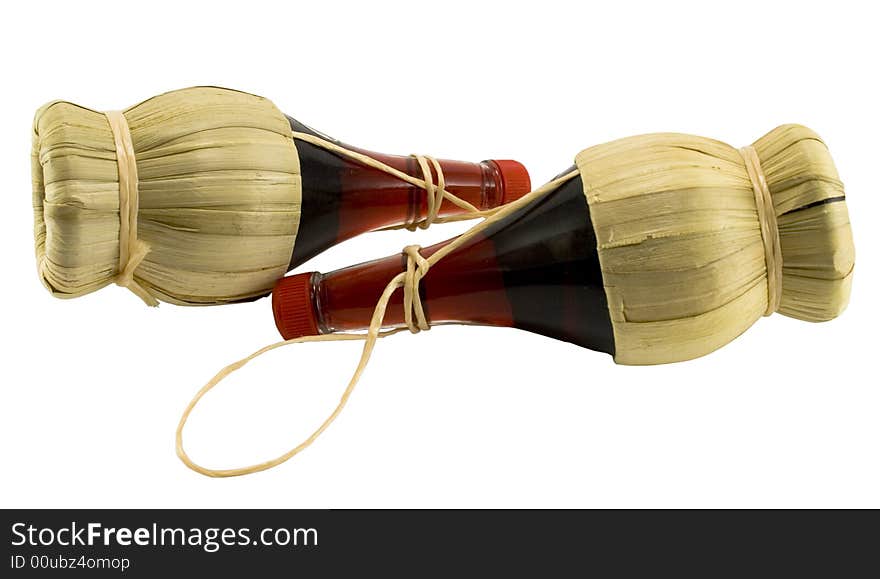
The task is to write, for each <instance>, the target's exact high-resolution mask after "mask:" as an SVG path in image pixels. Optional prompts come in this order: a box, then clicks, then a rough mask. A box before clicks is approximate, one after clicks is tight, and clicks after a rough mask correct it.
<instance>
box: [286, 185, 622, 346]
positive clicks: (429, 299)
mask: <svg viewBox="0 0 880 579" xmlns="http://www.w3.org/2000/svg"><path fill="white" fill-rule="evenodd" d="M447 243H449V241H446V242H443V243H440V244H437V245H434V246H431V247H427V248H424V249H422V251H421V253H422V255H424V256H426V257H427V256H429V255H431V254H432V253H434V252H435V251H437V250H438V249H439V248H440V247H442V246H443V245H445V244H447ZM405 266H406V257H405V256H403V255H394V256H391V257H387V258H384V259H379V260H376V261H372V262H367V263H363V264H360V265H355V266H351V267H347V268H344V269H340V270H337V271H334V272H331V273H327V274H320V273H310V274H302V275H299V276H291V277H288V278H285V279H284V280H282V281H281V282H279V284H278V286H277V287H276V290H275V292H274V293H273V309H274V312H275V317H276V322H277V324H278V326H279V330H281V332H282V335H283V336H284V337H285V338H288V339H289V338H293V337H298V336H301V335H310V334H325V333H332V332H340V331H355V330H363V329H365V328H366V327H367V326H368V325H369V323H370V318H371V316H372V314H373V309H374V308H375V305H376V302H377V300H378V299H379V296H380V295H381V293H382V291H383V290H384V288H385V286H386V285H387V284H388V282H389V281H390V280H391V278H393V277H394V276H395V275H397V274H398V273H400V272H401V271H403V269H404V268H405ZM419 291H420V297H421V299H422V304H423V306H424V308H425V312H426V316H427V318H428V320H429V322H430V323H431V324H432V325H437V324H477V325H490V326H503V327H515V328H520V329H523V330H527V331H530V332H534V333H538V334H542V335H545V336H549V337H552V338H556V339H559V340H564V341H567V342H572V343H575V344H577V345H580V346H583V347H586V348H590V349H592V350H598V351H603V352H608V353H611V354H613V353H614V339H613V334H612V329H611V321H610V318H609V313H608V306H607V300H606V297H605V290H604V287H603V284H602V273H601V269H600V267H599V259H598V253H597V251H596V237H595V234H594V232H593V226H592V223H591V221H590V215H589V208H588V206H587V202H586V198H585V196H584V193H583V184H582V182H581V180H580V178H579V177H576V178H574V179H571V180H569V181H568V182H566V183H564V184H563V185H561V186H560V187H558V188H557V189H556V190H555V191H553V192H550V193H548V194H547V195H545V196H544V197H542V198H541V199H538V200H537V201H535V202H532V203H530V204H528V205H527V206H525V207H522V208H520V209H519V210H517V211H515V212H514V213H512V214H511V215H509V216H507V217H505V218H504V219H501V220H499V221H497V222H496V223H494V224H493V225H492V226H490V227H488V228H487V229H486V230H484V231H483V232H481V234H479V235H477V236H475V237H474V238H472V239H471V240H470V241H468V242H467V243H466V244H464V245H463V246H461V247H459V248H458V249H456V250H455V251H453V252H452V253H450V254H448V255H447V256H446V257H444V258H443V259H441V260H440V261H438V262H437V263H436V264H435V265H433V266H432V267H431V269H430V270H429V272H428V274H427V275H426V276H425V277H424V278H422V281H421V283H420V286H419ZM383 325H384V326H385V327H402V326H403V325H404V312H403V296H402V292H396V293H395V294H394V296H392V299H391V302H390V303H389V306H388V309H387V311H386V315H385V320H384V324H383Z"/></svg>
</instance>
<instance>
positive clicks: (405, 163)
mask: <svg viewBox="0 0 880 579" xmlns="http://www.w3.org/2000/svg"><path fill="white" fill-rule="evenodd" d="M288 120H289V121H290V125H291V128H292V129H293V130H294V131H295V132H302V133H309V134H312V135H315V136H318V137H321V138H323V139H326V140H330V141H332V139H330V138H328V137H327V136H325V135H322V134H321V133H318V132H317V131H315V130H314V129H311V128H309V127H307V126H306V125H303V124H302V123H300V122H298V121H296V120H295V119H293V118H290V117H288ZM294 140H295V143H296V148H297V153H298V155H299V161H300V171H301V174H302V190H303V196H302V206H301V218H300V227H299V231H298V233H297V237H296V243H295V245H294V250H293V255H292V257H291V262H290V268H291V269H293V268H294V267H296V266H298V265H300V264H302V263H304V262H305V261H307V260H308V259H310V258H311V257H313V256H315V255H317V254H318V253H320V252H322V251H324V250H325V249H328V248H329V247H331V246H333V245H335V244H337V243H340V242H342V241H345V240H346V239H350V238H352V237H355V236H357V235H359V234H361V233H364V232H367V231H374V230H377V229H381V228H384V227H390V226H397V225H405V224H411V223H414V222H417V221H418V220H420V219H422V218H423V217H424V216H425V215H426V213H427V210H428V199H427V194H426V193H425V191H424V190H423V189H421V188H420V187H416V186H414V185H411V184H410V183H406V182H404V181H403V180H401V179H399V178H397V177H395V176H393V175H389V174H388V173H385V172H383V171H380V170H378V169H374V168H372V167H367V166H365V165H362V164H360V163H358V162H357V161H354V160H352V159H350V158H348V157H345V156H343V155H340V154H337V153H334V152H331V151H328V150H326V149H324V148H322V147H319V146H316V145H313V144H311V143H309V142H306V141H303V140H301V139H294ZM333 142H336V141H333ZM338 144H341V143H338ZM343 146H344V147H345V148H347V149H351V150H354V151H357V152H360V153H364V154H367V155H369V156H370V157H373V158H374V159H377V160H379V161H381V162H383V163H385V164H386V165H389V166H391V167H394V168H395V169H398V170H400V171H403V172H404V173H406V174H408V175H411V176H413V177H416V178H419V179H422V178H423V175H422V171H421V169H420V167H419V165H418V163H417V162H416V160H415V159H414V158H412V157H407V156H399V155H386V154H382V153H376V152H373V151H367V150H364V149H359V148H357V147H351V146H349V145H343ZM439 162H440V165H441V168H442V170H443V175H444V178H445V181H446V190H447V191H449V192H450V193H452V194H453V195H456V196H457V197H459V198H461V199H463V200H465V201H467V202H469V203H470V204H471V205H473V206H475V207H477V208H478V209H491V208H494V207H497V206H499V205H501V204H502V203H507V202H509V201H512V200H514V199H517V198H519V197H521V196H522V195H524V194H525V193H527V192H528V191H529V189H530V184H529V181H528V174H527V173H526V172H525V170H524V169H523V168H522V166H521V165H519V164H518V163H516V162H513V161H482V162H480V163H469V162H464V161H453V160H445V159H443V160H439ZM432 175H433V179H434V183H437V174H436V172H435V171H433V169H432ZM462 212H463V210H462V209H461V208H459V207H458V206H456V205H454V204H453V203H450V202H444V203H443V204H442V205H441V206H440V212H439V215H440V216H450V215H455V214H459V213H462Z"/></svg>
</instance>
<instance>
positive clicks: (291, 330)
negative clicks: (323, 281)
mask: <svg viewBox="0 0 880 579" xmlns="http://www.w3.org/2000/svg"><path fill="white" fill-rule="evenodd" d="M312 275H314V272H309V273H301V274H299V275H292V276H289V277H283V278H281V279H280V280H278V283H276V284H275V289H273V290H272V313H273V314H274V315H275V326H276V327H277V328H278V331H279V332H281V337H283V338H284V339H285V340H292V339H294V338H301V337H303V336H317V335H318V334H320V332H319V331H318V321H317V319H316V316H315V307H314V303H315V302H314V300H313V299H312V297H313V296H312V289H313V285H312Z"/></svg>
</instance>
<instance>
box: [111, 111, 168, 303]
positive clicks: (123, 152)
mask: <svg viewBox="0 0 880 579" xmlns="http://www.w3.org/2000/svg"><path fill="white" fill-rule="evenodd" d="M104 116H106V117H107V121H108V122H109V123H110V130H111V131H112V132H113V142H114V143H115V145H116V165H117V168H118V172H119V271H118V273H117V274H116V277H115V278H114V280H113V281H114V282H115V283H116V285H118V286H121V287H124V288H127V289H128V290H130V291H131V292H132V293H133V294H135V295H136V296H138V297H139V298H141V299H142V300H143V301H144V303H146V304H147V305H148V306H153V307H155V306H158V305H159V302H158V301H157V300H156V298H155V297H153V296H152V295H151V294H150V292H149V291H148V290H147V289H146V288H145V287H144V286H142V285H141V284H140V282H138V281H137V279H136V278H135V275H134V272H135V270H136V269H137V267H138V266H139V265H140V264H141V262H142V261H143V260H144V258H145V257H146V256H147V254H148V253H149V252H150V246H149V245H147V243H146V242H144V241H142V240H140V239H138V231H137V222H138V173H137V161H136V160H135V156H134V146H133V145H132V143H131V131H130V130H129V128H128V121H126V120H125V115H123V114H122V111H108V112H105V113H104Z"/></svg>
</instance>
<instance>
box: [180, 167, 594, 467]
mask: <svg viewBox="0 0 880 579" xmlns="http://www.w3.org/2000/svg"><path fill="white" fill-rule="evenodd" d="M577 174H578V172H577V170H575V171H572V172H571V173H568V174H566V175H563V176H562V177H559V178H557V179H554V180H553V181H550V182H549V183H547V184H546V185H543V186H542V187H539V188H538V189H535V190H534V191H532V192H531V193H529V194H528V195H525V196H523V197H521V198H519V199H517V200H516V201H514V202H512V203H509V204H507V205H504V206H502V207H500V208H498V209H496V210H493V211H491V212H489V213H488V214H487V215H486V217H485V219H484V220H483V221H482V222H480V223H478V224H476V225H474V226H473V227H471V228H470V229H468V230H467V231H466V232H464V233H463V234H461V235H459V236H458V237H456V238H455V239H453V240H452V241H451V242H449V243H447V244H446V245H444V246H443V247H441V248H440V249H438V250H437V251H435V252H434V253H432V254H431V255H430V256H429V257H425V256H423V255H422V254H421V253H420V251H419V250H420V248H419V246H418V245H410V246H407V247H406V248H404V250H403V253H404V255H406V269H405V270H404V271H402V272H400V273H399V274H397V275H396V276H394V277H393V278H391V280H390V281H389V282H388V285H386V286H385V289H384V290H383V291H382V295H381V296H380V297H379V301H378V302H377V303H376V308H375V309H374V310H373V316H372V318H371V319H370V325H369V327H368V328H367V332H366V333H365V334H326V335H319V336H303V337H301V338H294V339H292V340H285V341H282V342H275V343H274V344H269V345H268V346H265V347H263V348H261V349H259V350H257V351H256V352H254V353H253V354H251V355H250V356H248V357H246V358H243V359H241V360H239V361H238V362H234V363H232V364H229V365H228V366H226V367H225V368H223V369H222V370H220V372H218V373H217V374H216V375H215V376H214V377H213V378H211V379H210V380H209V381H208V383H207V384H205V385H204V386H202V388H201V389H200V390H199V391H198V392H196V395H195V396H193V398H192V400H190V402H189V404H187V406H186V408H185V409H184V411H183V414H182V415H181V417H180V422H178V424H177V431H176V434H175V446H176V450H177V456H178V457H180V460H181V461H182V462H183V463H184V464H185V465H186V466H187V467H189V468H191V469H192V470H194V471H196V472H198V473H201V474H203V475H206V476H211V477H230V476H241V475H245V474H251V473H255V472H259V471H263V470H267V469H270V468H272V467H274V466H277V465H279V464H281V463H283V462H286V461H288V460H290V459H291V458H293V457H294V456H296V455H297V454H299V453H300V452H301V451H302V450H304V449H305V448H307V447H309V446H310V445H311V444H312V443H313V442H314V441H315V440H316V439H317V438H318V437H319V436H320V435H321V433H322V432H324V431H325V430H326V429H327V427H328V426H330V424H332V423H333V421H334V420H336V417H337V416H339V413H340V412H342V409H343V408H344V407H345V404H346V403H347V402H348V399H349V397H350V396H351V393H352V392H353V391H354V389H355V386H357V384H358V381H359V380H360V378H361V375H362V374H363V373H364V370H366V368H367V364H368V363H369V361H370V356H372V354H373V348H375V346H376V343H377V342H378V340H379V338H384V337H386V336H390V335H392V334H397V333H399V332H402V331H405V330H407V329H408V330H409V331H410V332H413V333H418V332H420V331H423V330H427V329H430V327H431V326H430V323H429V321H428V319H427V317H426V316H425V311H424V308H423V307H422V300H421V297H420V296H419V284H420V282H421V280H422V278H424V277H425V275H426V274H427V273H428V271H429V270H430V269H431V267H432V266H433V265H435V264H436V263H437V262H438V261H440V260H441V259H443V258H444V257H446V256H447V255H449V254H450V253H452V252H453V251H455V250H457V249H458V248H459V247H461V246H463V245H464V244H466V243H468V242H469V241H470V240H471V239H473V238H474V237H476V236H477V235H479V234H480V233H481V232H483V231H484V230H485V229H486V228H487V227H489V226H491V225H492V224H494V223H496V222H498V221H499V220H501V219H504V218H505V217H507V216H508V215H511V214H512V213H514V212H515V211H518V210H519V209H521V208H522V207H524V206H526V205H528V204H529V203H532V202H533V201H535V200H536V199H539V198H541V197H543V196H544V195H546V194H548V193H549V192H551V191H553V190H555V189H556V188H557V187H559V186H560V185H562V184H563V183H565V182H566V181H568V180H570V179H572V178H574V177H575V176H577ZM407 177H408V175H407ZM400 288H403V307H404V321H405V323H406V327H404V328H395V329H390V330H383V329H382V322H383V320H384V319H385V311H386V309H387V308H388V303H389V301H390V300H391V296H392V295H394V292H396V291H397V290H398V289H400ZM351 340H360V341H363V342H364V347H363V350H362V351H361V356H360V360H359V361H358V365H357V367H356V368H355V370H354V373H353V374H352V376H351V379H350V380H349V382H348V386H346V388H345V390H344V391H343V392H342V397H341V398H340V399H339V402H338V403H337V405H336V407H335V408H334V409H333V411H332V412H331V413H330V415H329V416H328V417H327V418H325V419H324V422H322V423H321V425H320V426H318V428H317V429H316V430H315V431H314V432H312V434H310V435H309V436H308V437H307V438H306V439H305V440H303V441H302V442H300V443H299V444H298V445H296V446H295V447H293V448H291V449H290V450H288V451H287V452H285V453H284V454H281V455H279V456H277V457H275V458H273V459H271V460H267V461H264V462H260V463H256V464H252V465H250V466H244V467H238V468H227V469H215V468H208V467H204V466H202V465H200V464H198V463H196V462H194V461H193V460H192V459H191V458H190V457H189V455H188V454H187V453H186V450H185V449H184V446H183V429H184V427H185V426H186V423H187V420H188V419H189V415H190V413H191V412H192V411H193V409H194V408H195V407H196V405H197V404H198V403H199V401H200V400H201V399H202V397H203V396H204V395H205V394H207V393H208V392H209V391H210V390H211V389H213V388H214V387H215V386H216V385H217V384H219V383H220V381H222V380H223V379H224V378H226V377H227V376H229V375H230V374H231V373H233V372H235V371H236V370H238V369H240V368H241V367H242V366H244V365H245V364H247V363H248V362H250V361H251V360H253V359H254V358H257V357H259V356H262V355H263V354H265V353H266V352H271V351H272V350H275V349H277V348H280V347H282V346H287V345H290V344H299V343H306V342H342V341H351Z"/></svg>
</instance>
